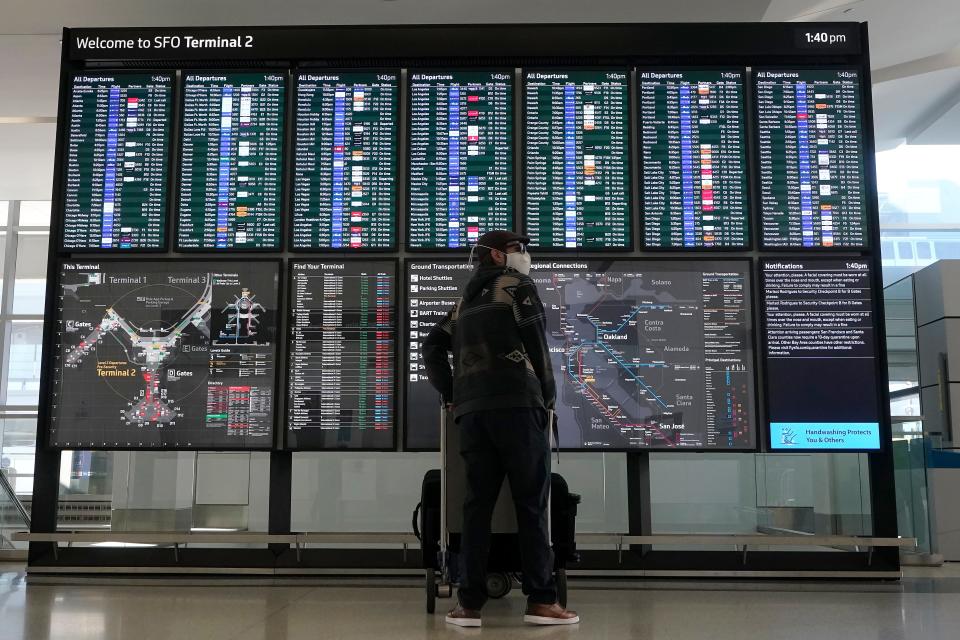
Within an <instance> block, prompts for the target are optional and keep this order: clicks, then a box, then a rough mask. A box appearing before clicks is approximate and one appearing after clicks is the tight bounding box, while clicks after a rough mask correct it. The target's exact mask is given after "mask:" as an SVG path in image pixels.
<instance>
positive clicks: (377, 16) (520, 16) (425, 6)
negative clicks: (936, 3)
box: [0, 0, 806, 34]
mask: <svg viewBox="0 0 960 640" xmlns="http://www.w3.org/2000/svg"><path fill="white" fill-rule="evenodd" d="M803 1H806V0H803ZM5 3H6V5H7V6H9V7H11V10H4V12H3V23H2V25H0V33H17V34H49V33H59V31H60V29H61V28H62V27H63V26H70V27H114V26H137V27H159V26H186V25H189V26H202V25H229V26H235V25H300V24H456V23H505V22H673V21H675V22H689V21H695V22H713V21H726V22H737V21H754V20H760V19H762V18H763V14H764V11H765V10H766V8H767V5H768V4H769V0H673V1H672V2H652V1H650V0H589V1H585V0H273V1H272V2H263V1H258V0H160V1H157V0H153V1H144V0H139V1H138V0H5Z"/></svg>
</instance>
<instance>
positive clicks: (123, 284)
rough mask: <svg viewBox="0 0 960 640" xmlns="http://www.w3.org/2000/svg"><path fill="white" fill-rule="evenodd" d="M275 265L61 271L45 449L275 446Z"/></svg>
mask: <svg viewBox="0 0 960 640" xmlns="http://www.w3.org/2000/svg"><path fill="white" fill-rule="evenodd" d="M279 285H280V281H279V263H278V262H276V261H244V262H230V261H216V262H192V261H186V262H184V261H144V260H139V261H132V260H131V261H100V262H98V261H94V260H91V261H83V262H64V263H62V264H61V265H60V270H59V280H58V282H57V291H56V296H57V301H56V303H57V315H56V317H55V322H56V325H55V338H54V346H53V352H54V354H55V355H54V360H53V362H54V370H53V402H52V405H51V407H52V408H51V412H52V413H51V429H50V444H51V446H53V447H58V448H79V449H138V448H152V449H160V448H162V449H244V448H264V449H266V448H270V446H271V445H272V444H273V438H272V436H273V424H274V386H275V379H276V371H275V362H276V357H277V320H278V314H277V298H278V293H277V292H278V289H279Z"/></svg>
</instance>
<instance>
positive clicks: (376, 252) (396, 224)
mask: <svg viewBox="0 0 960 640" xmlns="http://www.w3.org/2000/svg"><path fill="white" fill-rule="evenodd" d="M301 73H317V74H321V73H333V74H344V75H347V74H353V75H356V74H379V73H395V74H396V76H397V77H396V79H395V80H393V83H394V86H395V88H396V91H397V94H396V105H394V106H395V109H394V113H393V116H394V118H395V119H396V121H397V127H396V130H395V132H394V135H393V146H394V151H395V152H396V162H397V166H396V168H397V175H396V177H395V179H394V181H393V244H392V245H391V246H389V247H357V248H353V247H340V248H337V247H316V246H314V247H298V246H296V243H295V242H294V233H295V231H296V229H295V227H294V224H293V223H294V203H293V199H294V190H295V188H296V166H297V164H296V163H297V157H296V153H297V148H296V141H295V138H296V133H297V119H298V118H299V111H300V110H299V108H298V106H297V105H298V104H299V97H300V96H299V92H300V78H299V76H300V74H301ZM402 84H403V78H402V74H401V69H400V68H399V67H397V68H384V67H380V68H372V67H371V68H369V69H363V68H353V69H351V68H345V69H328V68H326V67H311V66H309V65H301V66H298V67H294V68H292V69H291V70H290V87H289V92H288V97H289V98H290V102H291V104H292V107H293V116H292V119H291V121H290V127H289V130H290V133H291V140H290V141H289V143H288V145H287V147H288V149H287V152H286V154H285V155H286V158H287V165H286V166H287V167H288V169H287V176H286V178H285V179H284V182H285V183H286V185H287V186H286V188H287V193H289V194H290V196H289V204H288V206H287V209H286V213H287V216H286V217H287V218H288V222H287V223H286V225H287V248H288V249H289V250H290V251H291V252H292V253H297V254H301V253H302V254H311V253H312V254H315V255H316V257H317V258H318V259H319V258H321V257H323V256H329V255H330V254H331V253H342V254H345V255H351V256H364V257H368V258H370V259H372V260H376V259H378V256H386V257H387V259H389V256H391V255H394V254H396V253H397V251H399V248H400V216H401V198H400V173H401V166H400V165H401V164H402V163H403V158H402V156H401V155H400V139H401V135H400V129H401V127H400V126H399V124H400V108H401V105H400V101H401V99H402V95H403V88H402V86H401V85H402Z"/></svg>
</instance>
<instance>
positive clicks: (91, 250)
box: [51, 69, 180, 256]
mask: <svg viewBox="0 0 960 640" xmlns="http://www.w3.org/2000/svg"><path fill="white" fill-rule="evenodd" d="M90 71H92V72H96V73H102V74H112V75H117V76H123V75H127V76H131V75H151V74H154V73H162V74H165V75H168V76H169V77H170V122H169V123H167V153H166V156H167V157H166V161H167V177H166V180H164V182H165V184H164V188H165V189H166V190H167V194H166V195H167V197H166V202H165V203H164V207H163V212H162V213H161V215H160V222H161V223H162V224H163V242H162V243H161V244H160V246H158V247H135V248H130V249H122V248H119V247H117V248H112V249H103V248H100V247H74V248H67V247H64V239H65V238H64V237H63V235H64V233H65V231H66V229H65V225H63V224H61V225H60V229H59V231H58V233H57V243H58V245H57V246H58V249H59V250H60V252H62V253H74V254H77V255H80V254H102V253H107V254H109V255H117V256H121V255H130V254H137V253H153V254H159V255H163V254H164V253H166V252H167V251H169V249H170V247H171V245H172V244H173V241H174V239H173V224H172V221H171V219H170V215H171V213H170V212H171V211H172V209H173V207H172V202H171V200H172V196H175V195H176V189H174V188H173V184H174V180H176V178H177V166H176V165H177V158H176V156H175V151H176V149H177V130H176V129H177V127H176V122H177V120H178V118H179V107H180V78H179V77H178V74H177V71H176V69H144V70H142V71H140V70H136V69H91V70H90ZM82 73H83V71H82V70H80V69H77V70H75V71H73V72H71V73H70V77H69V79H68V81H67V82H68V84H67V89H66V91H67V93H68V95H67V101H68V106H67V111H66V112H65V113H64V114H62V115H61V116H58V120H57V121H58V122H59V118H60V117H63V118H66V120H67V125H66V126H67V127H68V129H67V131H66V132H65V134H64V135H65V136H66V139H64V140H63V144H68V143H69V137H70V133H69V126H70V124H71V120H72V119H71V117H70V106H69V105H71V104H72V102H73V89H74V86H75V83H74V80H75V78H76V76H78V75H80V74H82ZM62 91H63V88H62V87H61V92H62ZM57 130H58V132H59V126H58V128H57ZM57 144H61V142H60V137H59V133H58V136H57ZM56 166H60V165H56ZM67 168H68V167H67V165H66V163H64V164H63V166H62V167H61V168H60V169H59V171H58V173H62V174H63V175H62V177H61V179H62V180H64V182H66V175H67ZM51 213H52V212H51ZM61 215H64V214H63V212H62V209H61Z"/></svg>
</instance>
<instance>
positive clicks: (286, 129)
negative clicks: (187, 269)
mask: <svg viewBox="0 0 960 640" xmlns="http://www.w3.org/2000/svg"><path fill="white" fill-rule="evenodd" d="M251 73H252V74H259V73H262V74H263V75H264V76H266V75H269V74H281V75H283V76H284V80H283V99H284V104H283V108H282V109H281V110H280V112H281V113H282V114H283V120H284V122H283V127H282V129H281V132H280V153H279V154H277V158H278V160H279V162H280V201H279V207H280V210H279V211H278V212H277V245H276V246H274V247H239V248H238V247H225V248H223V249H218V248H216V247H183V246H181V245H180V189H181V188H182V187H183V184H182V180H183V177H182V175H181V173H182V171H181V167H182V164H183V114H184V101H185V100H186V93H187V92H186V84H187V76H188V75H191V74H198V75H212V74H221V75H226V76H230V75H246V74H251ZM178 89H179V96H180V98H179V101H178V113H179V118H178V122H177V129H176V133H177V149H176V159H175V164H176V167H175V169H174V170H175V172H176V174H175V175H176V182H175V184H174V187H173V196H174V197H173V200H174V202H172V203H171V207H172V208H171V216H172V217H173V228H174V232H173V241H172V245H173V248H174V251H176V252H178V253H184V254H194V253H208V254H215V255H224V254H229V253H234V252H235V253H238V254H250V253H252V254H256V253H280V252H282V251H283V250H284V249H285V247H284V245H283V243H284V238H285V236H286V232H285V230H284V227H285V225H286V223H287V218H288V217H289V216H288V215H286V211H285V209H286V208H287V202H288V192H287V184H288V182H289V180H288V178H287V175H286V173H287V157H286V156H287V154H288V151H287V149H285V147H288V146H289V139H290V122H289V120H290V117H289V116H290V69H289V68H287V67H268V68H263V69H256V68H250V69H203V68H199V69H198V68H184V69H182V70H181V71H180V82H179V86H178ZM204 215H205V216H206V215H208V214H206V213H205V214H204Z"/></svg>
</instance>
